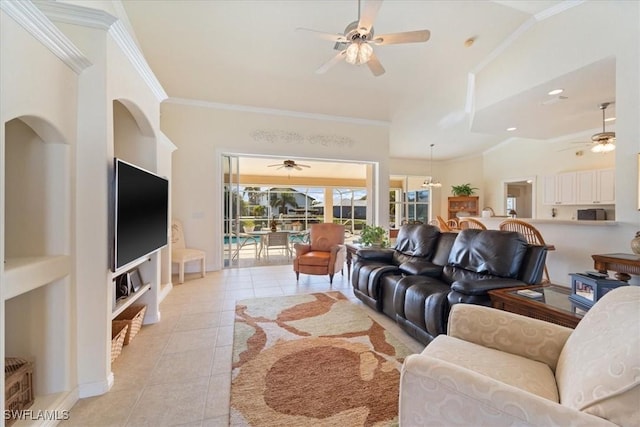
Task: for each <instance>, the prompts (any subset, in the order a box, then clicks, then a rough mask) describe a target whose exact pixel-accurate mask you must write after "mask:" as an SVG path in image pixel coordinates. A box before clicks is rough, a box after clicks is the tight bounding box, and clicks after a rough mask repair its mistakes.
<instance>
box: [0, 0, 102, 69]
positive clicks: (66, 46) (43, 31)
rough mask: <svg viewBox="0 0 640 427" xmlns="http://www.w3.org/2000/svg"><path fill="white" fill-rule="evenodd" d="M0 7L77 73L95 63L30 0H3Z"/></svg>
mask: <svg viewBox="0 0 640 427" xmlns="http://www.w3.org/2000/svg"><path fill="white" fill-rule="evenodd" d="M0 9H2V10H3V11H4V12H5V13H6V14H7V15H9V16H10V17H11V18H12V19H13V20H14V21H16V22H17V23H18V24H19V25H20V26H22V27H23V28H24V29H25V30H27V32H29V34H31V35H32V36H33V37H34V38H35V39H36V40H38V41H39V42H40V43H42V45H44V46H45V47H46V48H47V49H49V50H50V51H51V52H52V53H53V54H54V55H55V56H57V57H58V58H59V59H60V60H61V61H62V62H63V63H64V64H65V65H67V66H68V67H69V68H71V70H73V71H74V72H75V73H76V74H80V73H82V71H84V70H85V69H86V68H88V67H90V66H91V65H93V64H92V63H91V61H89V59H88V58H87V57H86V56H85V55H84V54H83V53H82V52H81V51H80V49H78V48H77V47H76V46H75V45H74V44H73V42H72V41H71V40H70V39H69V38H68V37H67V36H66V35H65V34H64V33H63V32H62V31H60V29H59V28H58V27H56V26H55V25H54V24H53V23H52V22H51V21H50V20H49V19H48V18H47V16H46V15H45V14H44V13H43V12H42V11H41V10H40V9H39V8H38V7H36V4H35V3H32V2H30V1H15V0H3V1H1V2H0Z"/></svg>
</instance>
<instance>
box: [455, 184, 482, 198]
mask: <svg viewBox="0 0 640 427" xmlns="http://www.w3.org/2000/svg"><path fill="white" fill-rule="evenodd" d="M477 189H478V188H476V187H472V186H471V184H460V185H452V186H451V193H452V194H453V195H454V196H456V197H460V196H465V197H468V196H471V195H473V193H475V191H476V190H477Z"/></svg>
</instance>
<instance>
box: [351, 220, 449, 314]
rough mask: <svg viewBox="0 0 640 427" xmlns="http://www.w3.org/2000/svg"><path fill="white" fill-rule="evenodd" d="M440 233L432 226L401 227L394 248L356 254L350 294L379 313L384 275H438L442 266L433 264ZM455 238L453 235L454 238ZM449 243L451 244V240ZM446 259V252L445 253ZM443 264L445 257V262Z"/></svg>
mask: <svg viewBox="0 0 640 427" xmlns="http://www.w3.org/2000/svg"><path fill="white" fill-rule="evenodd" d="M440 234H441V233H440V230H438V228H437V227H434V226H431V225H422V224H413V225H403V226H402V227H401V228H400V231H399V232H398V236H397V239H396V244H395V246H394V247H393V248H383V249H374V248H365V249H364V250H359V251H358V252H357V253H356V255H357V260H356V263H355V264H354V267H353V272H352V274H351V283H352V285H353V292H354V294H355V295H356V297H358V298H359V299H360V300H362V301H363V302H364V303H365V304H367V305H368V306H369V307H371V308H373V309H374V310H377V311H382V307H383V304H382V299H381V298H382V295H381V289H380V285H381V279H382V277H383V276H384V275H386V274H392V273H396V274H398V273H399V272H400V271H401V266H402V267H403V268H405V269H407V270H409V271H412V272H414V274H415V273H416V272H422V273H423V274H431V275H436V276H437V275H439V274H440V273H441V272H442V264H441V265H437V264H434V263H433V262H431V261H432V259H433V256H434V255H435V252H436V246H437V242H438V240H439V238H440ZM453 237H454V238H455V235H454V236H453ZM451 243H453V240H452V239H451ZM447 255H448V251H447ZM444 260H445V261H446V257H445V258H444Z"/></svg>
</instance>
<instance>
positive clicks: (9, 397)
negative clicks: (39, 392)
mask: <svg viewBox="0 0 640 427" xmlns="http://www.w3.org/2000/svg"><path fill="white" fill-rule="evenodd" d="M4 398H5V402H4V409H5V411H9V412H8V413H7V412H5V417H8V418H7V419H5V423H6V424H5V425H6V426H10V425H11V424H13V423H14V422H15V421H16V419H15V418H14V415H16V414H17V411H22V410H24V409H27V408H28V407H30V406H31V405H32V404H33V364H32V363H30V362H27V361H26V360H24V359H20V358H17V357H7V358H5V359H4Z"/></svg>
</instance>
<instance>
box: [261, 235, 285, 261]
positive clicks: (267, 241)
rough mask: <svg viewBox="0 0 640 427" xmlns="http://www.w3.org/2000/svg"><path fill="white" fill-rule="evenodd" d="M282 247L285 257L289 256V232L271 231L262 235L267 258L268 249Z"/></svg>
mask: <svg viewBox="0 0 640 427" xmlns="http://www.w3.org/2000/svg"><path fill="white" fill-rule="evenodd" d="M272 248H275V249H284V251H285V252H286V254H287V259H289V258H290V257H291V248H290V247H289V233H288V232H286V231H273V232H271V233H268V234H266V235H265V236H264V251H265V254H266V256H267V259H269V250H270V249H272Z"/></svg>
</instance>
